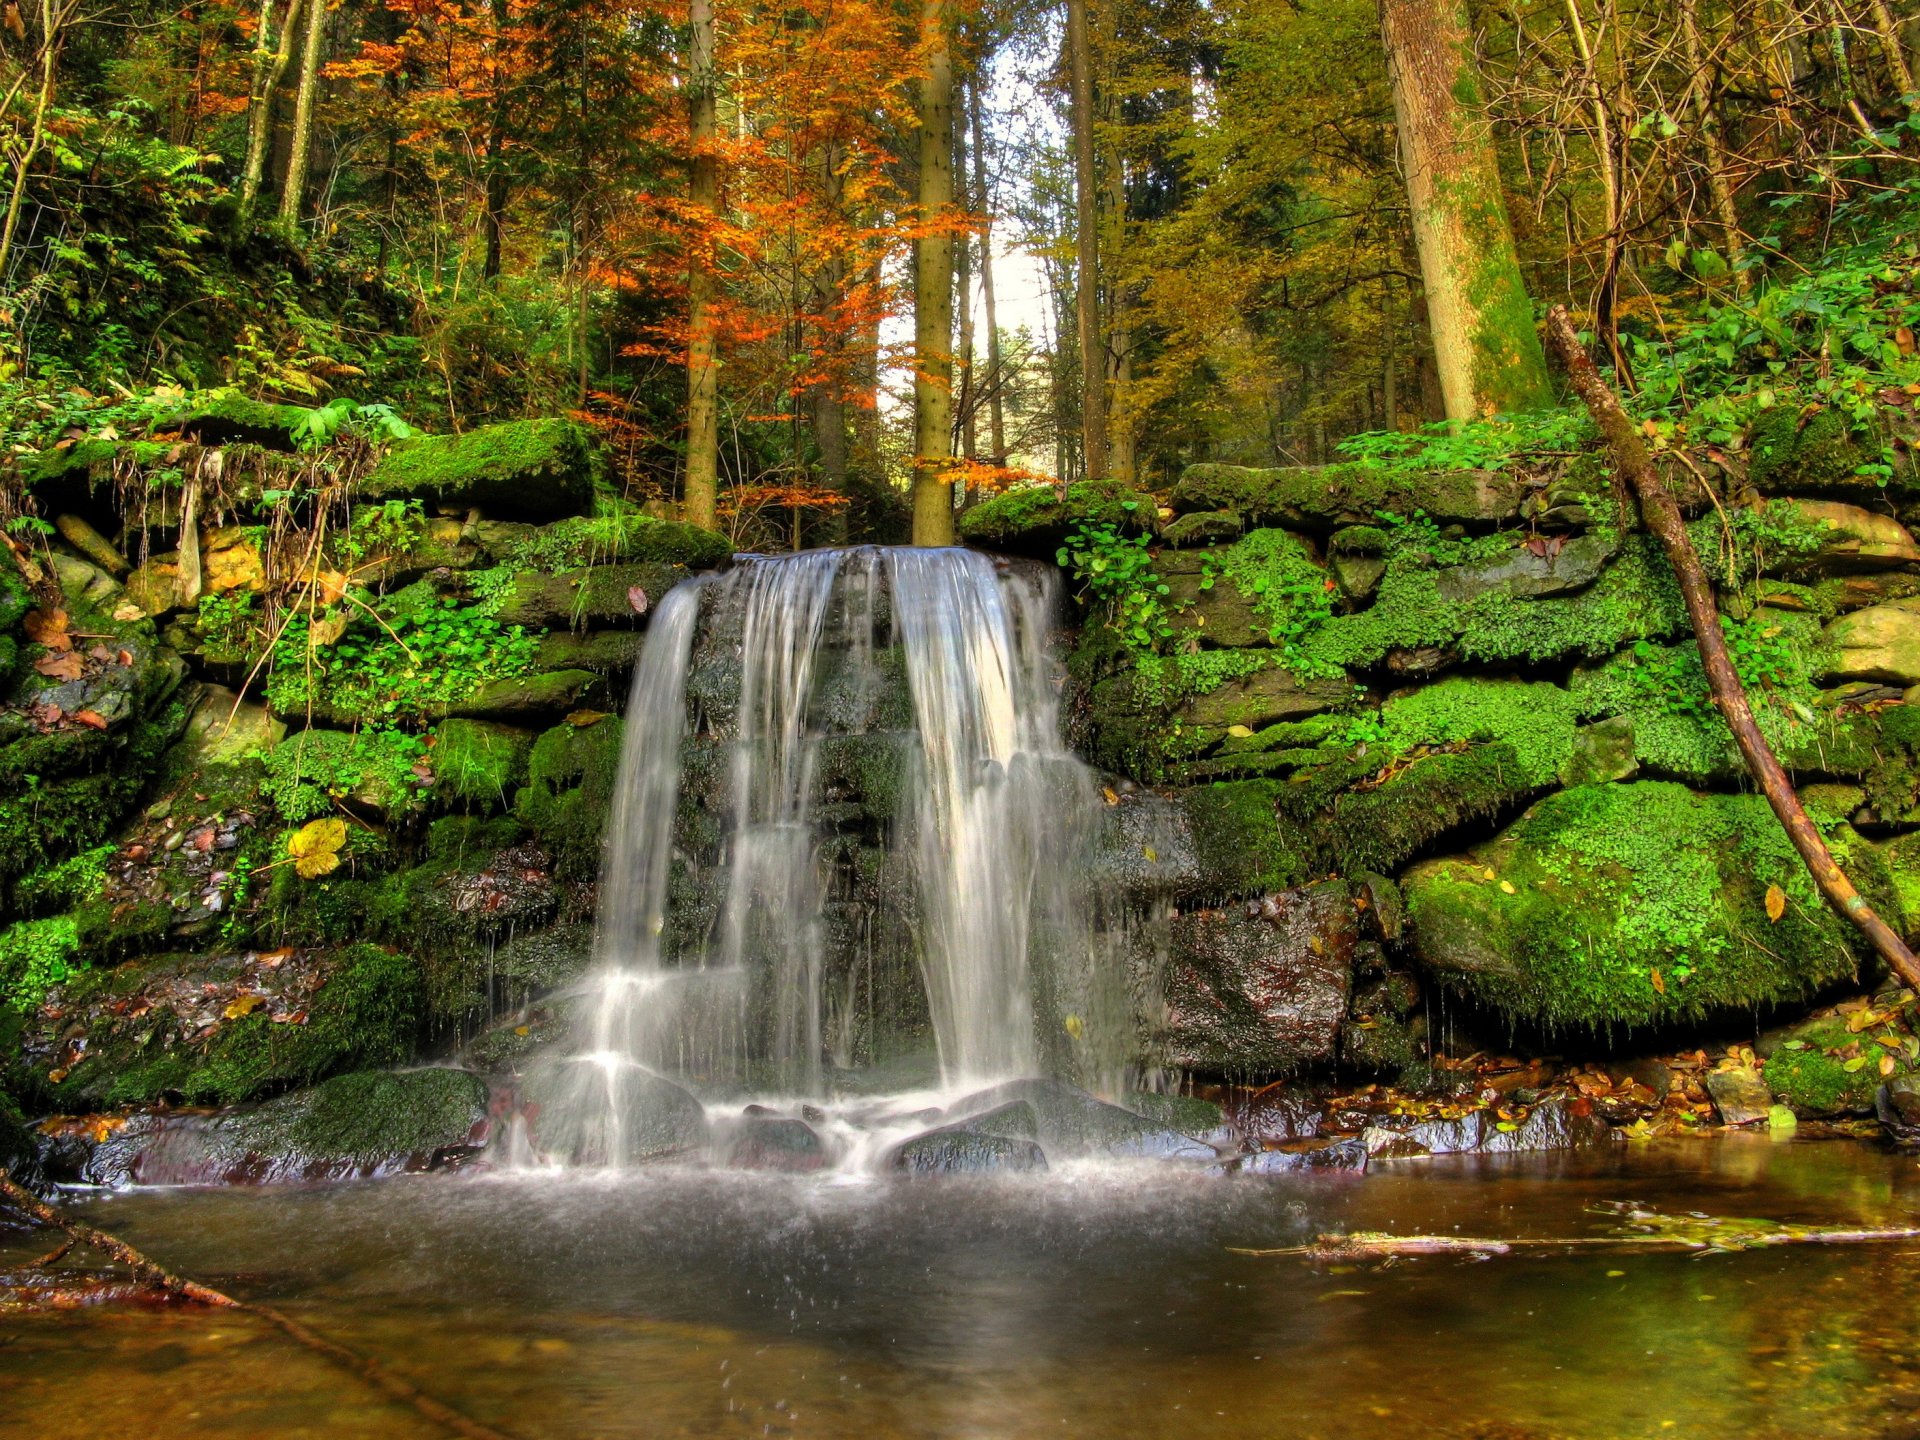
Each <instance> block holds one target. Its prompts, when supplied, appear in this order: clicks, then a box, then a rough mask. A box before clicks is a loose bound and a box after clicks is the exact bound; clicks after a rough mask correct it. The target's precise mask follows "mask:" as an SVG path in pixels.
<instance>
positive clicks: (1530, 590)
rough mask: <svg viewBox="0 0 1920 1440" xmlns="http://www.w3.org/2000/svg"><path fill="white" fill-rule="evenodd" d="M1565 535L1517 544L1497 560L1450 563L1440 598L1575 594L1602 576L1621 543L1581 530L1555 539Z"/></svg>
mask: <svg viewBox="0 0 1920 1440" xmlns="http://www.w3.org/2000/svg"><path fill="white" fill-rule="evenodd" d="M1561 538H1562V537H1558V536H1556V537H1554V541H1535V542H1527V543H1521V544H1517V545H1515V546H1514V548H1513V549H1512V550H1511V551H1510V552H1508V553H1507V554H1506V555H1504V556H1502V557H1500V558H1499V559H1496V560H1485V561H1482V562H1480V563H1478V564H1473V565H1453V566H1449V567H1448V568H1447V569H1444V570H1441V571H1439V572H1438V573H1436V574H1435V576H1434V583H1435V585H1436V586H1437V588H1438V589H1439V592H1440V598H1441V599H1442V600H1443V601H1445V602H1447V603H1448V604H1450V605H1464V604H1467V603H1468V602H1470V601H1473V600H1477V599H1479V598H1480V597H1481V596H1482V595H1504V596H1509V597H1525V598H1537V597H1539V596H1543V595H1567V594H1571V593H1572V592H1573V591H1575V590H1582V589H1585V588H1586V587H1587V586H1589V585H1591V584H1592V583H1593V582H1594V581H1595V580H1598V579H1599V578H1600V572H1601V571H1602V570H1604V569H1606V567H1607V562H1608V561H1609V560H1611V559H1612V558H1613V556H1614V553H1615V551H1616V549H1617V548H1618V547H1617V546H1616V545H1615V544H1614V542H1613V541H1612V540H1611V539H1609V538H1608V537H1606V536H1604V535H1599V534H1591V535H1576V536H1574V537H1573V538H1572V539H1570V540H1565V541H1564V543H1555V541H1560V540H1561Z"/></svg>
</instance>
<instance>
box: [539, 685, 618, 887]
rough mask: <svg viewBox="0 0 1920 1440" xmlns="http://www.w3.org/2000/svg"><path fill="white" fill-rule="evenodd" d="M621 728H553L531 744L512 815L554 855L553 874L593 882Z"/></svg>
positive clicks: (609, 724)
mask: <svg viewBox="0 0 1920 1440" xmlns="http://www.w3.org/2000/svg"><path fill="white" fill-rule="evenodd" d="M620 743H621V724H620V721H619V720H617V719H615V718H614V717H612V716H607V717H604V718H602V719H600V720H597V721H595V722H594V723H592V724H589V725H556V726H554V727H553V728H552V729H551V730H548V731H547V732H546V733H545V734H543V735H541V736H540V738H539V739H538V740H536V741H535V742H534V745H533V751H532V754H531V755H530V756H529V759H528V763H527V783H526V785H525V786H524V787H522V789H521V791H520V793H519V795H518V796H517V797H516V798H515V800H514V814H515V816H516V817H517V818H518V819H519V820H520V821H521V823H523V824H524V825H525V826H526V827H527V829H528V830H530V831H531V832H532V833H533V834H534V835H535V836H536V837H537V838H538V839H539V841H540V843H541V844H542V845H544V846H545V847H546V848H547V849H548V850H550V851H551V852H552V853H553V856H554V861H555V865H556V873H557V874H559V875H560V876H561V877H563V878H566V879H577V880H591V879H593V878H594V877H595V876H596V875H598V874H599V870H600V843H601V837H602V835H603V834H604V833H605V830H606V825H607V820H608V817H609V815H610V814H611V812H612V808H613V801H614V794H615V788H616V784H617V782H618V780H619V776H620Z"/></svg>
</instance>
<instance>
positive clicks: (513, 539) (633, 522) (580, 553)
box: [482, 510, 733, 571]
mask: <svg viewBox="0 0 1920 1440" xmlns="http://www.w3.org/2000/svg"><path fill="white" fill-rule="evenodd" d="M482 539H483V541H485V542H486V543H487V549H488V552H489V553H490V554H491V555H492V556H493V558H494V559H495V560H496V561H497V562H498V563H499V564H502V565H506V566H509V567H512V568H514V569H518V570H548V571H554V570H574V569H578V568H579V567H581V566H585V565H610V564H614V563H617V562H622V561H636V560H640V561H657V562H660V563H663V564H668V565H685V566H687V567H688V568H689V569H693V570H708V569H712V568H713V567H714V566H716V565H723V564H725V563H726V562H727V560H728V558H729V557H730V556H731V555H732V553H733V547H732V546H731V545H729V544H728V543H727V539H726V537H725V536H724V535H719V534H716V533H715V532H713V531H711V530H702V529H701V528H700V527H699V526H697V525H683V524H680V523H679V522H677V521H673V520H656V519H654V518H653V517H652V516H651V515H642V514H640V513H639V512H637V511H632V510H615V511H612V512H611V513H606V514H600V515H573V516H568V517H567V518H566V519H563V520H556V521H554V522H553V523H552V524H550V525H539V526H518V525H516V526H496V527H493V533H492V534H489V533H488V532H487V531H486V530H483V531H482Z"/></svg>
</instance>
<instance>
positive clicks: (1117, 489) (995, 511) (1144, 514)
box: [959, 480, 1155, 559]
mask: <svg viewBox="0 0 1920 1440" xmlns="http://www.w3.org/2000/svg"><path fill="white" fill-rule="evenodd" d="M1076 525H1113V526H1117V527H1119V528H1121V529H1123V530H1128V531H1134V532H1139V531H1145V532H1147V533H1151V532H1152V531H1153V529H1154V525H1155V511H1154V502H1153V497H1152V496H1151V495H1147V494H1145V493H1143V492H1141V491H1138V490H1132V489H1129V488H1127V487H1126V486H1124V485H1119V484H1116V483H1114V482H1113V481H1110V480H1077V481H1075V482H1074V483H1073V484H1071V485H1069V486H1067V490H1066V495H1065V496H1064V497H1062V495H1061V494H1060V492H1059V491H1058V490H1057V489H1055V488H1054V487H1053V486H1051V485H1023V486H1020V487H1019V488H1018V489H1014V490H1008V491H1005V492H1004V493H1002V494H999V495H996V496H994V497H993V499H991V500H988V501H985V502H983V503H981V504H979V505H976V506H974V507H973V508H972V509H971V510H969V511H967V512H966V513H965V514H963V515H962V516H961V517H960V526H959V529H960V538H961V539H962V540H965V541H966V542H967V543H968V544H969V545H979V546H981V547H983V548H985V549H989V550H1007V551H1011V552H1014V553H1016V554H1021V555H1044V556H1046V557H1047V558H1049V559H1051V558H1052V557H1053V553H1054V551H1055V550H1056V549H1058V548H1059V545H1060V543H1061V541H1063V540H1064V539H1066V537H1067V532H1068V531H1069V530H1071V529H1073V528H1074V526H1076Z"/></svg>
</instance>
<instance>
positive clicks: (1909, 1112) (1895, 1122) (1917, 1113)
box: [1873, 1075, 1920, 1140]
mask: <svg viewBox="0 0 1920 1440" xmlns="http://www.w3.org/2000/svg"><path fill="white" fill-rule="evenodd" d="M1873 1108H1874V1113H1875V1114H1876V1115H1877V1116H1878V1117H1879V1119H1880V1123H1881V1124H1882V1125H1884V1126H1886V1127H1887V1129H1888V1130H1889V1131H1891V1132H1892V1134H1893V1136H1894V1138H1896V1139H1899V1140H1913V1139H1915V1138H1916V1137H1920V1075H1896V1076H1894V1077H1893V1079H1891V1080H1889V1081H1887V1083H1886V1084H1884V1085H1882V1086H1881V1087H1880V1088H1879V1089H1878V1090H1876V1091H1875V1092H1874V1097H1873Z"/></svg>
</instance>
